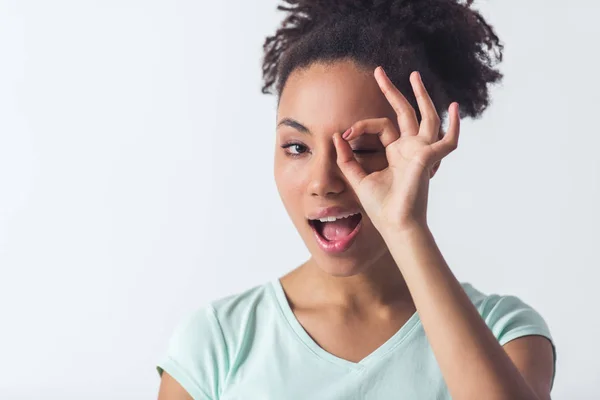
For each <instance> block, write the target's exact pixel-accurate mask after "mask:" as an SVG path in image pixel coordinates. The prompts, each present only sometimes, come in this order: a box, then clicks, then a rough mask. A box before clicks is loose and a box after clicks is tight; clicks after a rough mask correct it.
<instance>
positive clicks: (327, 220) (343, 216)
mask: <svg viewBox="0 0 600 400" xmlns="http://www.w3.org/2000/svg"><path fill="white" fill-rule="evenodd" d="M356 214H360V213H353V214H348V215H342V216H339V217H325V218H319V219H316V220H313V221H321V222H333V221H336V220H338V219H342V218H348V217H351V216H353V215H356Z"/></svg>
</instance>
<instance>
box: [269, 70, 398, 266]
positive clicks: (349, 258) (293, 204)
mask: <svg viewBox="0 0 600 400" xmlns="http://www.w3.org/2000/svg"><path fill="white" fill-rule="evenodd" d="M373 69H374V68H373ZM380 117H388V118H390V119H391V120H392V121H393V123H394V124H396V129H398V125H397V119H396V115H395V113H394V110H393V109H392V107H391V106H390V105H389V103H388V102H387V100H386V98H385V96H384V95H383V93H382V92H381V89H380V88H379V86H378V85H377V82H376V81H375V78H374V76H373V71H371V70H366V69H363V68H360V67H358V66H357V65H356V64H354V63H353V62H350V61H340V62H336V63H335V64H333V65H329V66H326V65H324V64H313V65H312V66H310V67H308V68H307V69H303V70H295V71H294V72H292V74H290V76H289V78H288V81H287V82H286V84H285V87H284V89H283V92H282V93H281V97H280V103H279V108H278V110H277V133H276V135H277V139H276V146H275V166H274V167H275V168H274V172H275V182H276V184H277V188H278V191H279V195H280V197H281V199H282V201H283V204H284V206H285V208H286V210H287V212H288V214H289V215H290V217H291V219H292V222H293V223H294V225H295V226H296V229H298V232H299V233H300V236H301V237H302V239H303V240H304V242H305V243H306V246H307V248H308V249H309V251H310V253H311V254H312V258H313V259H314V261H315V262H316V264H317V265H319V267H320V268H321V269H323V270H324V271H326V272H328V273H329V274H332V275H335V276H351V275H355V274H357V273H359V272H363V271H364V270H365V269H367V268H368V267H369V266H371V265H372V264H373V263H374V262H375V261H377V260H378V259H380V257H381V256H382V255H383V254H385V253H386V252H387V251H388V249H387V247H386V244H385V242H384V241H383V239H382V237H381V235H380V234H379V232H378V231H377V230H376V229H375V227H374V226H373V225H372V223H371V221H370V220H369V217H368V216H367V215H366V214H365V212H364V211H363V208H362V205H361V204H360V202H359V199H358V197H357V196H356V194H355V193H354V191H353V190H352V188H351V187H350V185H349V183H348V181H347V180H346V178H345V176H344V175H343V173H342V172H341V170H340V169H339V167H338V166H337V161H336V157H337V155H336V150H335V146H334V144H333V139H332V138H333V134H334V132H341V133H343V132H344V131H345V130H346V129H348V128H349V127H350V126H351V125H352V124H354V123H355V122H357V121H359V120H361V119H366V118H380ZM286 121H287V122H286ZM290 143H294V145H292V146H289V147H287V148H282V146H286V145H288V144H290ZM349 144H350V146H351V147H352V149H353V151H354V152H355V153H354V154H355V157H356V159H357V160H358V161H359V162H360V164H361V165H362V167H363V168H364V170H365V171H366V172H367V173H369V172H373V171H379V170H382V169H384V168H386V167H387V165H388V164H387V159H386V156H385V149H384V147H383V145H382V144H381V142H380V141H379V138H378V136H377V135H370V134H367V135H362V136H360V137H359V138H356V139H355V140H351V141H350V142H349ZM357 151H358V152H357ZM330 206H342V207H344V208H351V209H352V208H358V209H360V211H361V213H362V220H361V227H360V229H359V231H358V233H357V235H356V237H355V238H354V240H353V241H352V245H350V247H348V248H347V249H346V250H345V251H343V252H341V253H330V252H327V251H325V250H323V249H322V248H321V247H320V246H319V244H318V242H317V239H316V237H315V234H314V232H313V229H312V227H311V225H310V224H309V220H308V216H311V215H314V213H315V212H316V211H317V210H319V209H321V208H324V207H330Z"/></svg>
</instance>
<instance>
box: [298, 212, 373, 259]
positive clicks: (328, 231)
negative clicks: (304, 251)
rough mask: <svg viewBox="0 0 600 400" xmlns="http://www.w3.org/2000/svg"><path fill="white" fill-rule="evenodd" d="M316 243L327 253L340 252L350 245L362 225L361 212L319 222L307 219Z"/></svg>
mask: <svg viewBox="0 0 600 400" xmlns="http://www.w3.org/2000/svg"><path fill="white" fill-rule="evenodd" d="M308 224H309V225H310V227H311V229H312V231H313V232H314V235H315V238H316V240H317V244H318V245H319V247H320V248H321V249H323V251H325V252H327V253H341V252H344V251H346V250H348V248H350V246H351V245H352V243H353V242H354V238H355V237H356V235H357V234H358V231H359V230H360V228H361V226H362V214H361V213H356V214H354V215H351V216H349V217H347V218H340V219H337V220H335V221H327V222H321V221H319V220H311V219H309V220H308Z"/></svg>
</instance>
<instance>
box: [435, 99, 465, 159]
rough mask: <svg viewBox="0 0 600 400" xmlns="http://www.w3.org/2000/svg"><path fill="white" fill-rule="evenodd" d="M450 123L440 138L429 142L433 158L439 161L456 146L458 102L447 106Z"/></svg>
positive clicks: (458, 120) (458, 128)
mask: <svg viewBox="0 0 600 400" xmlns="http://www.w3.org/2000/svg"><path fill="white" fill-rule="evenodd" d="M448 114H449V115H450V123H449V125H448V131H447V132H446V135H444V137H443V138H442V139H441V140H438V141H437V142H435V143H433V144H431V149H432V150H433V152H434V153H435V160H434V161H439V160H441V159H442V158H444V157H446V156H447V155H448V154H450V153H451V152H452V151H454V150H455V149H456V148H457V147H458V136H459V131H460V114H459V112H458V103H456V102H454V103H452V104H450V107H448Z"/></svg>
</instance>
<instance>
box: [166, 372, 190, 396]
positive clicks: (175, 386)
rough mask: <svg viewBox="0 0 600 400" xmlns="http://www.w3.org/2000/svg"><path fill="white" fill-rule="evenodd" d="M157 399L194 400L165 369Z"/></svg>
mask: <svg viewBox="0 0 600 400" xmlns="http://www.w3.org/2000/svg"><path fill="white" fill-rule="evenodd" d="M158 400H194V399H193V398H192V396H190V395H189V393H188V392H186V390H185V389H184V388H183V386H181V385H180V384H179V382H177V381H176V380H175V379H173V377H172V376H171V375H169V374H168V373H167V372H166V371H164V372H163V373H162V376H161V380H160V388H159V390H158Z"/></svg>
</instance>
